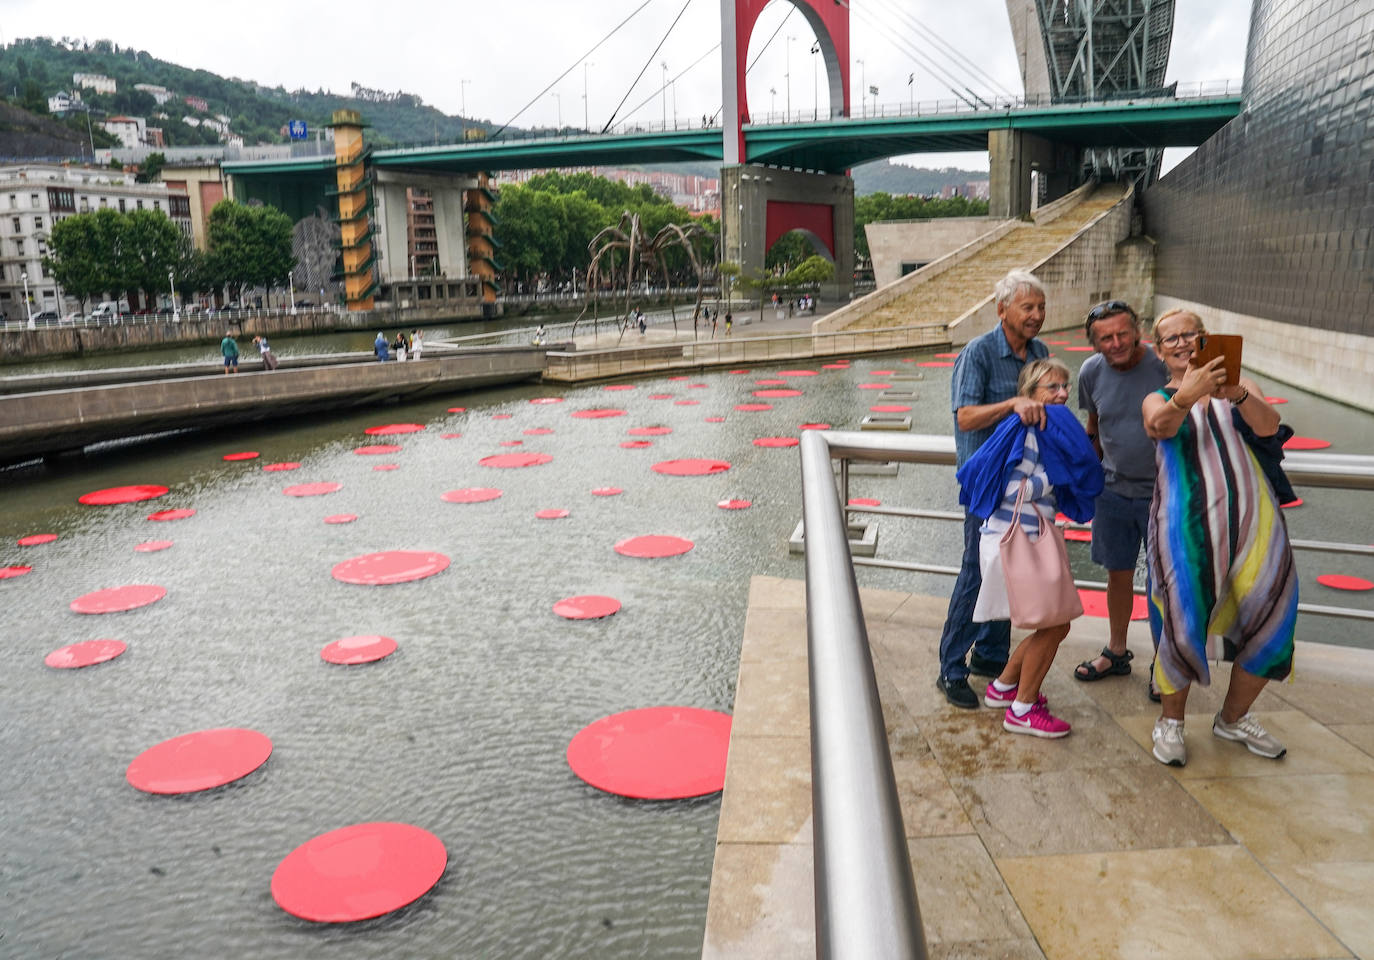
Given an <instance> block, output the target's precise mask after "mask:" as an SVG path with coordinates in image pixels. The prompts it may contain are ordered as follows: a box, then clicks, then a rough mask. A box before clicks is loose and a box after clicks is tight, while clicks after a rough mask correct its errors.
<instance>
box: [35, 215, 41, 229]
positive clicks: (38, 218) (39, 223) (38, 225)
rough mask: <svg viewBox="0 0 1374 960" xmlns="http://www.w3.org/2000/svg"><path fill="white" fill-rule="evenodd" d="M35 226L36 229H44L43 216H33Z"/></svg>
mask: <svg viewBox="0 0 1374 960" xmlns="http://www.w3.org/2000/svg"><path fill="white" fill-rule="evenodd" d="M33 228H34V229H35V230H42V229H43V218H42V217H34V218H33Z"/></svg>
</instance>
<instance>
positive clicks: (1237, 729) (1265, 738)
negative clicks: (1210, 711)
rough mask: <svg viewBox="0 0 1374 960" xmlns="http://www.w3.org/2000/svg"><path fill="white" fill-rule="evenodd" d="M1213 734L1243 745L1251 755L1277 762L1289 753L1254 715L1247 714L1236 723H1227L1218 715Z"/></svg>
mask: <svg viewBox="0 0 1374 960" xmlns="http://www.w3.org/2000/svg"><path fill="white" fill-rule="evenodd" d="M1212 733H1214V734H1215V735H1216V736H1218V737H1220V738H1221V739H1223V740H1234V741H1236V742H1237V743H1243V744H1245V746H1246V747H1247V748H1248V749H1249V750H1250V752H1251V753H1253V754H1257V755H1259V756H1261V757H1267V758H1268V759H1270V760H1277V759H1278V758H1279V757H1281V756H1283V755H1284V754H1285V753H1287V752H1288V748H1287V747H1285V746H1284V745H1283V744H1281V743H1279V742H1278V740H1276V739H1274V736H1273V735H1272V734H1271V733H1270V732H1269V731H1268V730H1266V729H1264V727H1263V726H1261V725H1260V722H1259V720H1258V719H1256V717H1255V715H1254V714H1253V713H1247V714H1246V715H1245V716H1243V717H1241V718H1240V719H1239V720H1237V721H1236V722H1235V723H1227V722H1226V721H1225V720H1223V719H1221V714H1220V713H1218V714H1217V715H1216V717H1215V719H1213V720H1212Z"/></svg>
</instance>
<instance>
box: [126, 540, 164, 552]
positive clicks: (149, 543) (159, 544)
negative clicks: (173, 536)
mask: <svg viewBox="0 0 1374 960" xmlns="http://www.w3.org/2000/svg"><path fill="white" fill-rule="evenodd" d="M171 545H172V541H170V540H144V541H143V542H142V543H136V544H134V552H135V553H157V552H159V551H161V550H166V549H167V548H168V547H170V546H171Z"/></svg>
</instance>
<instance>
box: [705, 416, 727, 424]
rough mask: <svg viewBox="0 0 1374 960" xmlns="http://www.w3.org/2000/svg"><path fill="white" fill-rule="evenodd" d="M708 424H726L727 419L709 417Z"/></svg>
mask: <svg viewBox="0 0 1374 960" xmlns="http://www.w3.org/2000/svg"><path fill="white" fill-rule="evenodd" d="M706 422H707V423H724V422H725V418H724V417H707V418H706Z"/></svg>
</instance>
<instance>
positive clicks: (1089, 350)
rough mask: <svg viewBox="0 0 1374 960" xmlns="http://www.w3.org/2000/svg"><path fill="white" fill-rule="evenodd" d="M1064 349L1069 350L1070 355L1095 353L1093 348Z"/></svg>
mask: <svg viewBox="0 0 1374 960" xmlns="http://www.w3.org/2000/svg"><path fill="white" fill-rule="evenodd" d="M1064 349H1065V350H1067V351H1068V352H1069V353H1092V352H1093V348H1092V347H1065V348H1064Z"/></svg>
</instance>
